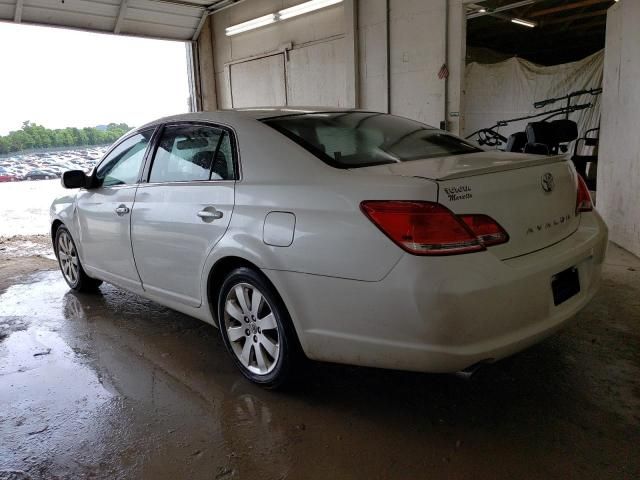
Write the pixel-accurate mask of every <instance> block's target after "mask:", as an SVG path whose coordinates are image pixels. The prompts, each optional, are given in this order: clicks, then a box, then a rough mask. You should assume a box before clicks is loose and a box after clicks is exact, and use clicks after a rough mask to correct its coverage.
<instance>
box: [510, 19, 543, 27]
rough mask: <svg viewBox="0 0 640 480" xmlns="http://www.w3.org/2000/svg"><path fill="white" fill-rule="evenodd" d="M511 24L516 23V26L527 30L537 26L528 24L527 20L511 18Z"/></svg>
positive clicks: (531, 23)
mask: <svg viewBox="0 0 640 480" xmlns="http://www.w3.org/2000/svg"><path fill="white" fill-rule="evenodd" d="M511 22H512V23H517V24H518V25H522V26H525V27H529V28H533V27H535V26H536V25H537V24H536V23H533V22H530V21H528V20H522V19H520V18H512V19H511Z"/></svg>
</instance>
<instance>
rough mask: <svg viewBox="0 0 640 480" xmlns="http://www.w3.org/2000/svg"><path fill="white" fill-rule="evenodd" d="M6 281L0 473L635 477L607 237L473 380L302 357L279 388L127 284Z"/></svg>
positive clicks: (630, 336) (626, 342)
mask: <svg viewBox="0 0 640 480" xmlns="http://www.w3.org/2000/svg"><path fill="white" fill-rule="evenodd" d="M10 283H12V284H11V285H10V286H9V287H8V288H6V290H4V293H2V294H1V295H0V479H7V478H34V479H40V478H42V479H52V478H70V479H79V478H109V479H116V478H149V479H235V478H247V479H258V478H260V479H285V478H286V479H387V478H402V479H413V478H437V479H441V478H469V477H473V478H476V479H484V478H509V479H515V478H517V479H522V478H536V479H542V478H580V479H585V478H628V479H634V478H640V342H639V339H640V261H639V260H638V259H637V258H635V257H633V256H632V255H630V254H628V253H626V252H624V251H623V250H621V249H619V248H617V247H614V246H612V247H611V248H610V253H609V257H608V260H607V265H606V268H605V273H604V283H603V287H602V290H601V292H600V293H599V294H598V296H597V298H596V299H595V300H594V301H593V302H592V304H591V305H590V306H589V307H587V308H586V309H585V310H584V311H583V312H581V313H580V314H579V315H578V319H577V322H576V323H575V324H574V325H573V326H571V327H569V328H567V329H566V330H564V331H563V332H561V333H559V334H557V335H555V336H554V337H552V338H550V339H549V340H547V341H545V342H543V343H542V344H540V345H538V346H536V347H533V348H531V349H529V350H527V351H526V352H523V353H521V354H519V355H517V356H515V357H513V358H510V359H507V360H504V361H502V362H499V363H497V364H495V365H493V366H491V367H489V368H487V369H486V370H484V371H480V372H479V373H478V374H477V376H475V377H474V378H473V379H471V380H463V379H460V378H457V377H454V376H448V375H423V374H413V373H403V372H392V371H382V370H373V369H363V368H355V367H346V366H338V365H326V364H312V365H310V366H309V369H308V376H307V377H306V379H304V380H303V381H302V382H301V383H300V385H298V386H297V387H296V388H295V389H293V390H291V391H287V392H269V391H264V390H262V389H260V388H258V387H254V386H252V385H250V384H249V383H248V382H247V381H245V380H244V379H243V378H242V377H241V376H240V375H239V374H238V373H237V372H236V371H235V370H234V367H233V365H232V363H231V361H230V359H229V358H228V357H227V354H226V352H225V351H224V347H223V344H222V342H221V341H220V339H219V337H218V334H217V331H216V330H215V329H214V328H213V327H210V326H208V325H205V324H203V323H201V322H199V321H197V320H194V319H191V318H188V317H185V316H183V315H181V314H178V313H176V312H174V311H171V310H168V309H166V308H163V307H160V306H158V305H156V304H154V303H152V302H149V301H146V300H143V299H141V298H140V297H137V296H135V295H132V294H129V293H126V292H124V291H121V290H119V289H116V288H114V287H111V286H108V285H104V286H102V289H101V293H100V294H98V295H83V294H75V293H71V292H70V291H69V290H68V288H67V287H66V284H65V283H64V282H63V280H62V278H61V276H60V274H59V273H58V272H57V271H42V272H38V273H32V274H29V275H26V276H23V277H22V278H21V279H19V280H17V281H14V282H10ZM11 472H13V473H11Z"/></svg>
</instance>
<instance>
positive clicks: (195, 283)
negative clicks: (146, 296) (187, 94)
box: [131, 123, 237, 307]
mask: <svg viewBox="0 0 640 480" xmlns="http://www.w3.org/2000/svg"><path fill="white" fill-rule="evenodd" d="M233 145H235V143H234V137H233V133H232V131H231V130H229V129H226V128H222V127H216V126H213V125H209V124H195V123H180V124H170V125H166V126H164V128H163V130H162V132H160V133H159V135H158V141H157V144H156V146H155V153H154V155H153V159H152V160H151V162H149V163H150V166H149V167H148V168H147V172H146V173H145V177H146V178H145V180H146V182H145V181H143V182H142V183H141V184H140V186H139V188H138V192H137V195H136V202H135V205H134V207H133V212H132V217H131V237H132V245H133V254H134V257H135V261H136V265H137V267H138V272H139V274H140V278H141V280H142V285H143V288H144V289H145V291H147V292H149V293H151V294H155V295H160V296H163V297H164V298H167V299H169V300H173V301H177V302H180V303H184V304H186V305H190V306H194V307H197V306H199V305H200V304H201V302H202V298H201V282H202V271H203V268H204V263H205V260H206V258H207V256H208V255H209V253H210V252H211V250H212V249H213V247H214V246H215V244H216V243H217V242H218V241H219V240H220V238H222V236H223V235H224V233H225V231H226V230H227V227H228V225H229V221H230V219H231V213H232V210H233V205H234V189H235V180H236V175H237V161H236V158H235V156H236V152H235V148H234V147H233Z"/></svg>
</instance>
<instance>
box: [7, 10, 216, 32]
mask: <svg viewBox="0 0 640 480" xmlns="http://www.w3.org/2000/svg"><path fill="white" fill-rule="evenodd" d="M223 3H228V2H227V1H225V2H222V1H220V0H218V1H215V0H188V1H177V0H176V1H170V0H64V1H62V0H0V21H11V22H22V23H28V24H35V25H51V26H60V27H69V28H78V29H82V30H89V31H95V32H105V33H119V34H124V35H135V36H143V37H151V38H160V39H167V40H191V39H193V37H194V36H195V35H197V33H198V31H199V29H200V27H201V24H202V22H201V21H202V20H203V15H204V14H205V13H206V9H207V7H211V6H212V5H213V6H215V5H216V4H223Z"/></svg>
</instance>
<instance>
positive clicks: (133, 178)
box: [96, 130, 153, 187]
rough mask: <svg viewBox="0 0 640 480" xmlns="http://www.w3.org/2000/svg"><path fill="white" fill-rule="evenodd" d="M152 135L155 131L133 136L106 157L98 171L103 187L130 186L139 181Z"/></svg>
mask: <svg viewBox="0 0 640 480" xmlns="http://www.w3.org/2000/svg"><path fill="white" fill-rule="evenodd" d="M151 135H153V130H146V131H144V132H140V133H138V134H136V135H133V136H131V137H129V138H127V139H126V140H124V141H123V142H122V143H120V144H119V145H118V146H117V147H116V148H114V149H113V150H112V151H111V152H110V153H109V154H108V155H107V156H106V157H105V159H104V161H103V162H102V163H101V164H100V166H99V167H98V170H97V171H96V177H97V178H98V179H99V180H102V186H104V187H109V186H114V185H129V184H134V183H136V182H137V181H138V175H139V174H140V167H141V166H142V161H143V160H144V154H145V152H146V151H147V146H148V145H149V140H150V139H151Z"/></svg>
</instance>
